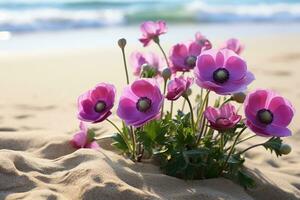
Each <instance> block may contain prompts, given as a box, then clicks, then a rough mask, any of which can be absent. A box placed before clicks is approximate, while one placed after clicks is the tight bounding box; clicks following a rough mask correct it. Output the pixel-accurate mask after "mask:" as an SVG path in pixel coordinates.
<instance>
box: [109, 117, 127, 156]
mask: <svg viewBox="0 0 300 200" xmlns="http://www.w3.org/2000/svg"><path fill="white" fill-rule="evenodd" d="M106 121H107V122H109V123H110V124H111V125H112V126H113V127H115V129H116V130H117V131H118V132H119V134H120V135H121V137H122V138H123V140H124V142H125V143H126V145H127V147H128V149H129V151H131V145H130V144H129V143H128V141H127V138H126V137H125V136H124V135H123V132H122V131H121V130H120V129H119V127H118V126H117V125H116V124H115V123H113V122H112V121H110V120H109V119H106Z"/></svg>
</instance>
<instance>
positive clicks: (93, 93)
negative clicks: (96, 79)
mask: <svg viewBox="0 0 300 200" xmlns="http://www.w3.org/2000/svg"><path fill="white" fill-rule="evenodd" d="M115 94H116V89H115V87H114V86H113V85H111V84H107V83H100V84H98V85H96V87H94V88H93V89H91V90H89V91H87V92H85V93H84V94H82V95H81V96H79V98H78V118H79V119H80V120H82V121H86V122H93V123H97V122H102V121H103V120H105V119H106V118H107V117H109V116H110V115H111V109H112V107H113V106H114V102H115Z"/></svg>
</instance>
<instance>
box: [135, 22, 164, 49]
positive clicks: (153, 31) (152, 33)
mask: <svg viewBox="0 0 300 200" xmlns="http://www.w3.org/2000/svg"><path fill="white" fill-rule="evenodd" d="M140 29H141V32H142V37H141V38H140V39H139V40H140V42H141V43H143V45H144V47H145V46H148V44H149V43H150V42H151V40H153V39H156V38H157V37H158V36H160V35H161V34H165V33H166V32H167V26H166V22H164V21H162V20H159V21H156V22H153V21H146V22H144V23H142V24H141V27H140Z"/></svg>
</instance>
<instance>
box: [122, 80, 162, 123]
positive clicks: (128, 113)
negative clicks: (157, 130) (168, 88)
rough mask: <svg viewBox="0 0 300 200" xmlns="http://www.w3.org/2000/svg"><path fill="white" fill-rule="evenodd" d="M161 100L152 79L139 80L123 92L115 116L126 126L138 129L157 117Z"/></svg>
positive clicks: (159, 92)
mask: <svg viewBox="0 0 300 200" xmlns="http://www.w3.org/2000/svg"><path fill="white" fill-rule="evenodd" d="M163 99H164V97H163V95H162V94H161V91H160V89H159V87H158V85H157V83H156V81H155V80H154V79H145V78H144V79H139V80H136V81H134V82H133V83H132V84H131V85H130V86H127V87H125V89H124V90H123V93H122V95H121V98H120V101H119V106H118V109H117V114H118V116H119V117H120V118H121V119H122V120H124V121H125V123H126V124H127V125H132V126H135V127H140V126H142V125H143V124H145V123H147V122H149V121H151V120H153V119H155V118H156V117H157V116H159V113H160V109H161V106H162V103H163Z"/></svg>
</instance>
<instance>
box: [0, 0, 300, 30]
mask: <svg viewBox="0 0 300 200" xmlns="http://www.w3.org/2000/svg"><path fill="white" fill-rule="evenodd" d="M150 19H151V20H157V19H164V20H167V21H168V23H175V24H176V23H197V24H201V23H220V22H221V23H225V22H226V23H244V22H247V23H249V22H250V23H251V22H254V23H257V22H270V23H278V22H280V23H282V22H284V23H287V22H292V23H295V22H300V0H152V1H151V0H139V1H138V0H110V1H109V0H0V31H8V32H12V33H25V32H38V31H56V30H70V29H87V28H97V27H107V26H126V25H131V24H134V23H140V22H141V21H143V20H150ZM299 24H300V23H299Z"/></svg>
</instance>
